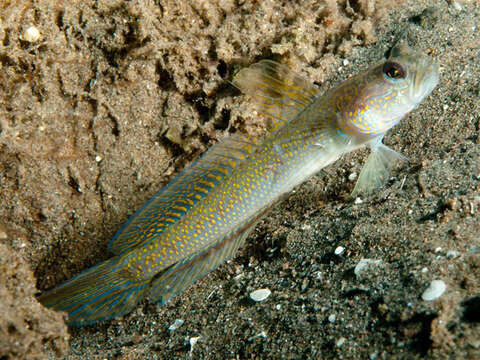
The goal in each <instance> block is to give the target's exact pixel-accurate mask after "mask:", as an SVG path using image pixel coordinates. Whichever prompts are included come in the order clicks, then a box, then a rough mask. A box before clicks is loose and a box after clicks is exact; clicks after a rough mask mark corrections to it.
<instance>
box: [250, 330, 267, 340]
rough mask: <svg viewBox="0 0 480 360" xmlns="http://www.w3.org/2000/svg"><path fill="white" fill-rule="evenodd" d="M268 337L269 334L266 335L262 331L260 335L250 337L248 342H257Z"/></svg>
mask: <svg viewBox="0 0 480 360" xmlns="http://www.w3.org/2000/svg"><path fill="white" fill-rule="evenodd" d="M266 337H267V334H266V333H265V331H262V332H261V333H259V334H257V335H253V336H251V337H249V338H248V341H252V340H255V339H257V338H262V339H265V338H266Z"/></svg>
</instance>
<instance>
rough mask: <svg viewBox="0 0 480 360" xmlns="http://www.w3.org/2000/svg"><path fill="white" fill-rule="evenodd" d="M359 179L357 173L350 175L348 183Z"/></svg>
mask: <svg viewBox="0 0 480 360" xmlns="http://www.w3.org/2000/svg"><path fill="white" fill-rule="evenodd" d="M356 178H357V173H356V172H352V173H351V174H350V175H348V181H354V180H355V179H356Z"/></svg>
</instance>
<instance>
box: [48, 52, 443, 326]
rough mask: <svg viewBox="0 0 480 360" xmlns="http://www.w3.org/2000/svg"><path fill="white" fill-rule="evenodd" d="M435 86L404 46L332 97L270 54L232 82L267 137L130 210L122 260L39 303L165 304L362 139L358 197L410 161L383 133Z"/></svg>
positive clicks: (121, 240)
mask: <svg viewBox="0 0 480 360" xmlns="http://www.w3.org/2000/svg"><path fill="white" fill-rule="evenodd" d="M437 82H438V68H437V65H436V64H435V63H434V62H433V61H432V60H430V59H429V58H428V57H426V56H424V55H422V54H419V53H415V52H414V51H412V50H411V49H409V48H408V47H407V46H405V45H399V46H397V47H395V48H393V49H392V52H391V56H390V58H389V59H387V60H386V61H383V62H381V63H380V64H377V65H374V66H372V67H371V68H370V69H368V70H366V71H365V72H363V73H360V74H359V75H357V76H354V77H352V78H350V79H348V80H347V81H346V82H344V83H343V84H341V85H339V86H337V87H336V88H333V89H332V90H330V91H328V92H327V93H325V94H324V95H321V94H320V93H319V91H318V89H317V88H316V87H315V86H314V85H313V84H310V83H309V82H308V81H307V80H304V79H303V78H301V77H300V76H298V75H297V74H295V73H294V72H292V71H290V70H289V69H288V68H287V67H286V66H283V65H281V64H278V63H276V62H273V61H270V60H263V61H260V62H259V63H257V64H254V65H252V66H250V67H248V68H246V69H243V70H241V71H240V72H239V73H238V74H237V75H236V76H235V77H234V79H233V84H234V85H235V86H236V87H238V88H239V89H240V90H242V91H243V92H244V93H246V94H248V95H250V96H251V97H252V98H253V99H254V100H255V101H256V102H257V104H258V110H259V112H260V113H261V114H263V115H264V116H266V117H267V119H269V120H270V124H269V125H270V132H269V134H267V136H266V137H265V139H263V141H262V140H261V139H255V138H252V137H246V136H241V135H234V136H233V137H231V138H229V139H226V140H224V141H223V142H221V143H219V144H217V145H215V146H214V147H213V148H212V149H210V150H209V151H208V152H207V153H206V154H205V155H204V156H203V157H202V158H201V159H200V160H198V161H197V162H195V163H194V164H193V165H192V166H190V167H189V168H188V169H187V170H185V171H183V172H182V173H181V174H180V175H178V176H177V177H176V178H175V179H174V180H172V181H171V182H170V183H169V184H168V185H167V186H166V187H165V188H164V189H162V190H161V191H160V192H159V193H158V194H157V195H155V196H154V197H153V198H152V199H151V200H149V201H148V202H147V203H146V204H145V205H144V206H143V207H142V208H140V209H139V210H138V211H137V212H136V213H135V214H134V215H132V216H131V217H130V219H129V220H128V221H127V222H126V224H125V225H124V226H123V227H122V228H121V229H120V230H119V231H118V232H117V233H116V234H115V236H114V237H113V238H112V240H111V241H110V243H109V246H108V249H109V250H110V251H111V252H112V253H113V254H114V256H113V257H112V258H110V259H109V260H107V261H105V262H102V263H100V264H98V265H96V266H94V267H92V268H90V269H87V270H85V271H84V272H82V273H80V274H79V275H77V276H76V277H74V278H72V279H70V280H69V281H67V282H66V283H64V284H62V285H60V286H58V287H57V288H54V289H53V290H50V291H47V292H45V293H44V294H42V295H41V296H40V297H39V300H40V301H41V302H42V303H43V304H44V305H46V306H48V307H52V308H54V309H57V310H63V311H67V312H68V321H69V324H71V325H85V324H91V323H95V322H97V321H101V320H106V319H111V318H113V317H116V316H120V315H123V314H126V313H128V312H129V311H131V310H132V309H133V308H134V307H135V306H136V304H138V302H139V301H140V300H142V299H143V298H145V297H148V298H149V299H150V301H159V302H161V303H164V302H166V301H168V300H169V299H170V298H171V297H172V296H174V295H175V294H177V293H179V292H181V291H183V290H185V289H186V288H187V287H188V286H189V285H191V284H192V283H193V282H195V281H196V280H198V279H200V278H201V277H203V276H205V275H206V274H207V273H208V272H209V271H211V270H213V269H215V268H216V267H218V266H219V265H220V264H222V263H223V262H224V261H226V260H228V259H229V258H231V257H232V256H233V255H234V254H235V252H236V251H237V250H238V248H239V247H241V246H242V245H243V243H244V242H245V239H246V237H247V236H248V234H249V233H250V232H251V231H252V229H253V228H254V226H255V224H256V223H257V222H258V221H259V220H260V219H261V218H262V217H263V216H264V215H265V214H266V213H267V212H268V210H269V209H270V208H271V207H272V206H273V205H274V204H275V203H276V202H278V201H279V200H280V199H282V198H284V197H285V195H286V194H288V193H289V192H290V191H291V190H292V189H293V188H294V187H295V186H297V185H299V184H301V183H302V182H304V181H305V180H307V179H308V178H310V177H311V176H313V175H314V174H315V173H317V172H318V171H320V170H321V169H322V168H324V167H325V166H328V165H329V164H331V163H332V162H334V161H335V160H337V159H338V158H340V157H341V156H342V155H344V154H346V153H348V152H350V151H352V150H355V149H357V148H360V147H362V146H369V147H370V148H371V154H370V155H369V157H368V159H367V161H366V163H365V165H364V167H363V169H362V171H361V173H360V175H359V178H358V181H357V184H356V185H355V188H354V190H353V192H352V195H353V196H357V195H358V194H368V193H371V192H373V191H374V190H375V189H377V188H378V187H379V186H381V185H383V184H384V182H385V181H386V179H387V178H388V176H389V172H390V170H391V168H392V166H393V164H394V163H395V162H396V161H398V160H401V159H402V158H403V157H402V156H401V155H400V154H398V153H396V152H395V151H393V150H391V149H389V148H387V147H386V146H385V145H383V144H382V138H383V136H384V135H385V133H386V132H387V131H388V130H389V129H390V128H391V127H392V126H394V125H395V124H396V123H397V122H398V121H399V120H400V119H401V118H402V117H403V116H404V115H405V114H407V113H408V112H409V111H411V110H413V109H414V108H415V107H416V106H417V105H418V104H419V103H420V101H422V99H423V98H425V97H426V96H427V95H428V94H430V92H431V91H432V90H433V88H434V87H435V86H436V84H437Z"/></svg>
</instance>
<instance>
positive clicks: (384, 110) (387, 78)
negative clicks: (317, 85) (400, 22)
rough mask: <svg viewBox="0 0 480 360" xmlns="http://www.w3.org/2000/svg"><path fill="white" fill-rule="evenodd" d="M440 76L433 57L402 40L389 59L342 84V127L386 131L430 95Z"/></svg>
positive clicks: (349, 130)
mask: <svg viewBox="0 0 480 360" xmlns="http://www.w3.org/2000/svg"><path fill="white" fill-rule="evenodd" d="M438 80H439V75H438V65H437V64H436V63H435V61H434V60H433V59H431V58H430V57H428V56H426V55H424V54H422V53H420V52H416V51H414V50H412V49H411V48H409V47H408V46H407V45H404V44H399V45H397V46H396V47H394V48H393V49H392V51H391V54H390V57H389V58H388V59H387V60H385V61H383V62H381V63H379V64H377V65H374V66H373V67H371V68H370V69H368V70H367V71H366V72H365V73H362V74H359V75H357V76H355V77H352V78H351V79H349V80H348V81H347V82H346V83H345V84H343V85H342V86H341V87H340V90H339V91H338V93H337V94H338V95H337V116H338V122H339V126H340V129H342V131H344V132H346V133H349V134H351V135H362V136H365V135H366V136H367V137H370V136H375V137H376V136H380V135H383V134H384V133H385V132H386V131H388V130H389V129H390V128H391V127H393V126H394V125H395V124H397V123H398V122H399V121H400V119H402V118H403V117H404V116H405V115H406V114H407V113H408V112H410V111H412V110H413V109H414V108H415V107H416V106H417V105H418V104H419V103H420V102H421V101H422V100H423V99H424V98H425V97H427V96H428V95H429V94H430V93H431V92H432V90H433V89H434V88H435V86H436V85H437V84H438ZM338 99H340V101H338Z"/></svg>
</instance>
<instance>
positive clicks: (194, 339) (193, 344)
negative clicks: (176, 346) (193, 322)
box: [189, 336, 201, 353]
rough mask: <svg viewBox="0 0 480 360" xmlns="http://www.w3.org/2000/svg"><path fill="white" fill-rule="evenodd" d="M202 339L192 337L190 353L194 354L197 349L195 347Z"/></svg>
mask: <svg viewBox="0 0 480 360" xmlns="http://www.w3.org/2000/svg"><path fill="white" fill-rule="evenodd" d="M200 338H201V336H194V337H191V338H190V340H189V342H190V353H192V352H193V348H194V347H195V345H196V344H197V341H198V340H199V339H200Z"/></svg>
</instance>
